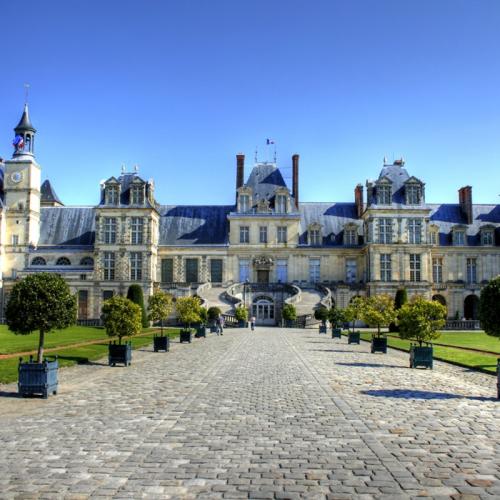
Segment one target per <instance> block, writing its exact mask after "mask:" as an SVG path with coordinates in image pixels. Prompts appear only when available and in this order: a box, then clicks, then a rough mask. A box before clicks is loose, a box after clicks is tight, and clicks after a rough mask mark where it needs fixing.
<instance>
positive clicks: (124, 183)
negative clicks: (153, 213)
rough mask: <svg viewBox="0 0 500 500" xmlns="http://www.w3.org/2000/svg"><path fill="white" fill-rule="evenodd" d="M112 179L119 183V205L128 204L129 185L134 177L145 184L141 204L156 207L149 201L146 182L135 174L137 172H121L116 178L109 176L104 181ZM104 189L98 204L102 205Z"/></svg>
mask: <svg viewBox="0 0 500 500" xmlns="http://www.w3.org/2000/svg"><path fill="white" fill-rule="evenodd" d="M112 179H114V180H116V181H117V182H118V184H120V205H127V206H129V205H130V185H131V184H132V182H133V181H134V180H136V179H138V180H140V181H141V182H143V183H144V184H145V185H146V192H145V200H144V202H145V203H144V205H141V207H142V206H144V207H148V208H156V207H155V206H153V205H152V204H151V202H150V201H149V198H148V191H147V190H148V189H149V187H148V185H147V182H146V181H145V180H144V179H142V178H141V177H139V175H137V173H135V172H129V173H123V174H121V175H120V177H118V178H116V177H110V178H109V179H108V180H107V181H105V182H106V183H107V182H109V181H111V180H112ZM104 201H105V200H104V190H102V191H101V201H100V205H104V204H105V203H104Z"/></svg>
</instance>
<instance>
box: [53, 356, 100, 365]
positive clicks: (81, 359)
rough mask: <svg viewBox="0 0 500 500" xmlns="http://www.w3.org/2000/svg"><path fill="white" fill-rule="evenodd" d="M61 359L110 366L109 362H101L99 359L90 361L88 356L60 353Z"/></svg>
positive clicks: (79, 363) (78, 363)
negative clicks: (62, 354)
mask: <svg viewBox="0 0 500 500" xmlns="http://www.w3.org/2000/svg"><path fill="white" fill-rule="evenodd" d="M57 359H59V360H62V359H63V360H68V361H75V362H76V364H77V365H95V366H108V363H99V362H97V361H90V360H89V358H87V357H86V356H61V355H58V356H57Z"/></svg>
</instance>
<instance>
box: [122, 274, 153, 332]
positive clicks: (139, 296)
mask: <svg viewBox="0 0 500 500" xmlns="http://www.w3.org/2000/svg"><path fill="white" fill-rule="evenodd" d="M127 299H129V300H131V301H132V302H133V303H134V304H137V305H138V306H139V307H140V308H141V314H142V316H141V323H142V327H143V328H148V326H149V319H148V315H147V314H146V308H145V307H144V294H143V293H142V287H141V286H140V285H136V284H133V285H130V286H129V287H128V292H127Z"/></svg>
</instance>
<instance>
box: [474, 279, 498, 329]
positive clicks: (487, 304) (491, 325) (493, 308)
mask: <svg viewBox="0 0 500 500" xmlns="http://www.w3.org/2000/svg"><path fill="white" fill-rule="evenodd" d="M479 321H480V322H481V327H482V328H483V330H484V331H485V332H486V333H487V334H488V335H492V336H493V337H499V338H500V276H497V277H496V278H493V279H492V280H490V281H489V283H488V284H487V285H486V286H485V287H484V288H483V289H482V290H481V296H480V298H479Z"/></svg>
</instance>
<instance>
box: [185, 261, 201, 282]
mask: <svg viewBox="0 0 500 500" xmlns="http://www.w3.org/2000/svg"><path fill="white" fill-rule="evenodd" d="M186 282H187V283H198V259H186Z"/></svg>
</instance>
